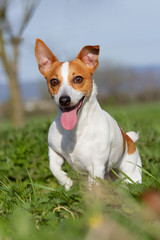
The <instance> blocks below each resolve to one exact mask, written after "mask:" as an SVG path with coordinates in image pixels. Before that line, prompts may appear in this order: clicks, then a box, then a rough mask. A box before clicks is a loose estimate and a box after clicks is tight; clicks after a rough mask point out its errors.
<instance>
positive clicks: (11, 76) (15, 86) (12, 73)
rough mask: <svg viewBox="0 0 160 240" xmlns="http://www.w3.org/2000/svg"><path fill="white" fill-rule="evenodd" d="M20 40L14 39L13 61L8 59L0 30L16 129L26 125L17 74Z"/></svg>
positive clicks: (2, 54)
mask: <svg viewBox="0 0 160 240" xmlns="http://www.w3.org/2000/svg"><path fill="white" fill-rule="evenodd" d="M18 41H19V40H18V39H13V42H12V46H13V56H14V57H13V61H9V60H8V59H7V55H6V50H5V46H4V39H3V35H2V30H1V29H0V44H1V59H2V63H3V66H4V69H5V71H6V74H7V77H8V81H9V89H10V96H11V97H10V107H11V121H12V124H13V125H14V126H16V127H21V126H23V125H24V109H23V102H22V98H21V91H20V86H19V83H18V74H17V69H18V68H17V64H18V62H17V60H18V46H19V42H18Z"/></svg>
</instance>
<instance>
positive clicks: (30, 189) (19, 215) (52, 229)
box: [0, 102, 160, 240]
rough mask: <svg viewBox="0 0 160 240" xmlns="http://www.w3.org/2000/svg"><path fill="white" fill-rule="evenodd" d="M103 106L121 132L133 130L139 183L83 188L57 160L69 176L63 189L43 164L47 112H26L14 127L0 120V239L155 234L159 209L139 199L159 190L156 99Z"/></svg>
mask: <svg viewBox="0 0 160 240" xmlns="http://www.w3.org/2000/svg"><path fill="white" fill-rule="evenodd" d="M103 108H104V109H105V110H106V111H108V112H109V113H110V114H111V115H112V116H113V117H114V118H115V119H116V120H117V121H118V123H119V125H120V126H121V127H122V128H123V129H124V130H125V131H130V130H134V131H139V132H140V139H139V141H138V142H137V146H138V148H139V152H140V155H141V158H142V164H143V168H142V172H143V183H142V184H136V183H134V184H125V183H124V182H123V180H122V179H117V180H116V181H115V182H114V183H112V182H111V181H110V180H108V181H103V180H100V179H96V181H98V182H99V186H98V187H96V186H95V187H94V188H93V191H89V190H88V187H87V183H86V179H85V176H81V175H80V174H79V173H78V172H73V170H72V169H71V168H70V167H69V166H68V164H64V169H65V171H67V172H68V174H69V176H70V177H71V178H72V179H73V180H74V186H73V187H72V188H71V189H70V190H69V191H68V192H66V191H65V189H64V187H63V186H60V185H59V184H58V183H57V181H56V179H55V178H54V177H53V176H52V174H51V172H50V170H49V166H48V165H49V164H48V148H47V134H48V128H49V126H50V124H51V122H52V120H53V119H54V117H55V116H54V115H53V116H49V117H47V116H46V117H39V118H35V119H28V120H27V123H26V126H25V127H24V128H22V129H14V128H12V127H11V126H10V125H9V124H8V123H5V122H3V123H0V240H8V239H14V240H23V239H30V240H32V239H34V240H36V239H39V240H41V239H47V240H48V239H52V240H53V239H58V240H59V239H60V240H61V239H62V240H63V239H65V240H67V239H70V240H72V239H73V240H74V239H76V240H79V239H87V240H94V239H100V240H104V239H109V240H110V239H112V240H113V239H140V240H143V239H160V214H158V211H157V212H154V210H151V209H149V206H147V205H145V203H144V202H143V201H142V199H143V195H144V193H145V192H148V191H149V190H156V191H160V174H159V173H160V102H153V103H145V104H132V105H126V106H114V107H113V106H108V107H107V106H103ZM159 199H160V198H159ZM159 202H160V201H159ZM159 208H160V206H159Z"/></svg>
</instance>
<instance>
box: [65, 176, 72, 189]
mask: <svg viewBox="0 0 160 240" xmlns="http://www.w3.org/2000/svg"><path fill="white" fill-rule="evenodd" d="M72 185H73V182H72V180H71V179H70V178H67V182H66V183H65V185H64V186H65V189H66V191H68V190H69V189H70V187H71V186H72Z"/></svg>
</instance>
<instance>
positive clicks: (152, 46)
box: [0, 0, 160, 81]
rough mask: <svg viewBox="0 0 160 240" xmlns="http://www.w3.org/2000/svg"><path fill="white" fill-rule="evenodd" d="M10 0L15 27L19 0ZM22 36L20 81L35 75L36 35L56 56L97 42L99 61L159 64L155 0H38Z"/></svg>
mask: <svg viewBox="0 0 160 240" xmlns="http://www.w3.org/2000/svg"><path fill="white" fill-rule="evenodd" d="M15 1H16V4H12V7H10V11H9V13H8V16H9V18H10V20H11V21H12V23H13V24H12V25H13V29H14V31H15V32H16V29H17V25H18V22H19V21H20V19H21V16H22V15H21V14H22V11H20V8H21V5H20V4H18V2H19V1H20V0H15ZM21 1H22V0H21ZM15 15H16V18H15ZM22 37H23V39H24V41H23V43H22V45H21V56H20V62H19V64H20V72H19V75H20V79H21V81H32V80H38V79H39V78H40V74H39V72H38V70H37V63H36V60H35V57H34V44H35V39H36V38H41V39H42V40H43V41H44V42H45V43H46V44H47V45H48V46H49V48H50V49H51V50H52V51H53V53H54V54H55V55H56V56H57V57H58V59H59V60H60V61H65V60H68V59H72V58H75V57H76V55H77V54H78V52H79V51H80V49H81V48H82V47H83V46H84V45H88V44H89V45H92V44H93V45H96V44H99V45H100V46H101V53H100V64H103V62H106V61H107V62H108V63H110V62H111V63H115V64H120V65H124V66H150V65H160V1H159V0H99V1H97V0H92V1H91V0H50V1H49V0H41V1H40V3H39V5H38V7H37V9H36V11H35V14H34V16H33V18H32V19H31V21H30V23H29V25H28V26H27V28H26V30H25V32H24V33H23V36H22ZM0 70H2V66H1V67H0ZM1 76H2V78H1V79H2V81H5V76H4V74H2V75H1Z"/></svg>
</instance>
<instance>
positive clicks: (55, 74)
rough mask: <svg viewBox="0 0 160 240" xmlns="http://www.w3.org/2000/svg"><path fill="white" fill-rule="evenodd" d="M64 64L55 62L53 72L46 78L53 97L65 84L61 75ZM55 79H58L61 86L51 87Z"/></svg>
mask: <svg viewBox="0 0 160 240" xmlns="http://www.w3.org/2000/svg"><path fill="white" fill-rule="evenodd" d="M62 64H63V62H55V63H54V64H53V66H52V69H51V71H50V72H49V74H48V76H47V78H46V80H47V84H48V90H49V93H50V94H51V96H52V97H53V96H54V95H56V94H57V92H58V90H59V88H60V86H61V85H62V82H63V78H62V75H61V67H62ZM53 78H56V79H58V81H59V84H58V85H57V86H54V87H53V86H52V85H51V79H53Z"/></svg>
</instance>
